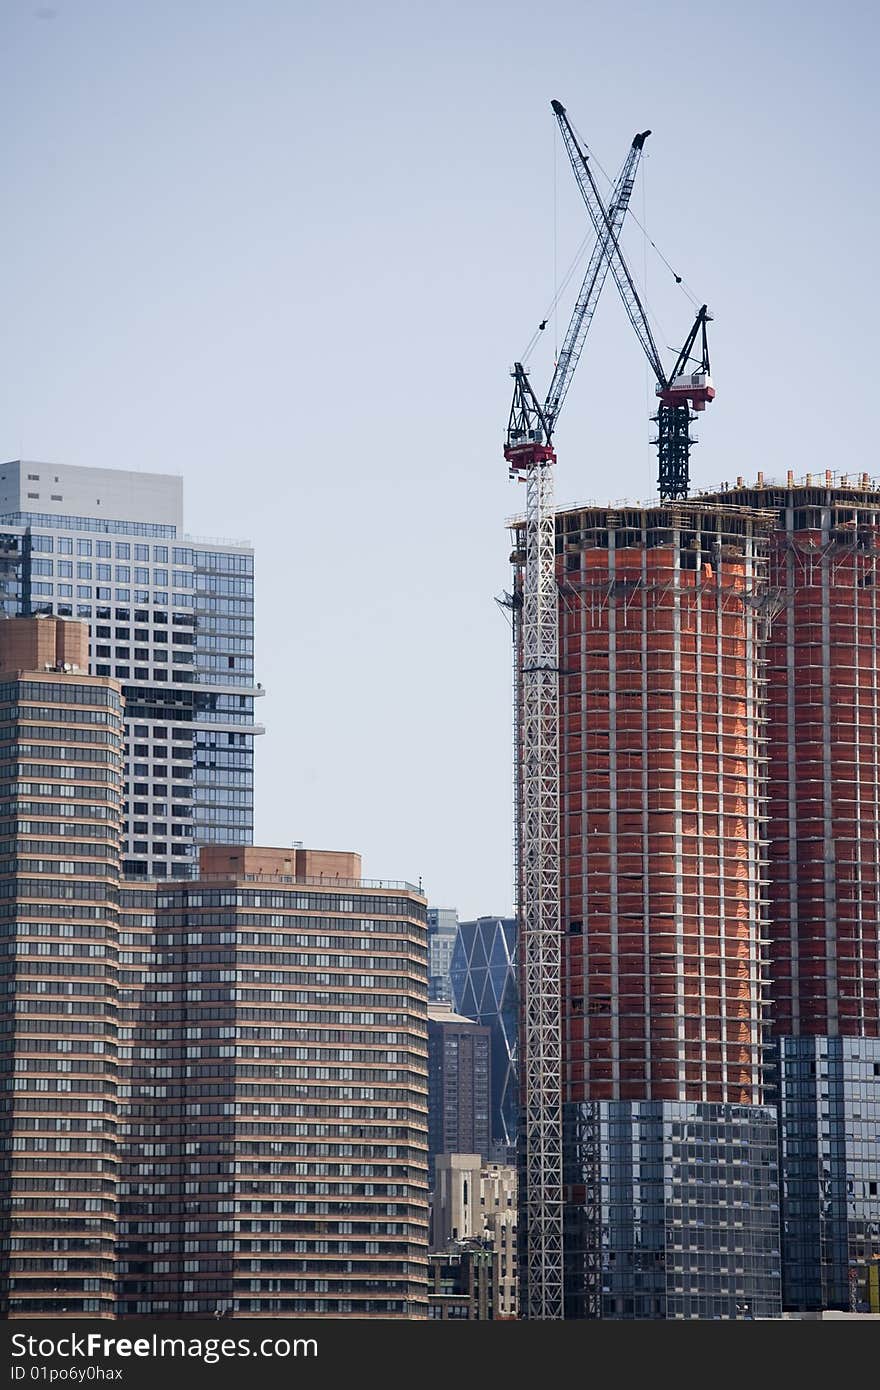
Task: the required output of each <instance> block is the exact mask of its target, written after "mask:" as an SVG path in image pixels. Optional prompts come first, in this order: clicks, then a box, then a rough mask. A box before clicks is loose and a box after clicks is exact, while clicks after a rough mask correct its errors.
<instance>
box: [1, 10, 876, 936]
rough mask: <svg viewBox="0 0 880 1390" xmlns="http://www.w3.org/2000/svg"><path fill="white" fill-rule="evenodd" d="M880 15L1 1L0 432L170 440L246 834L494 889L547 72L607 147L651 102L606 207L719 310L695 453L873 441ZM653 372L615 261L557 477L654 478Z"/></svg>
mask: <svg viewBox="0 0 880 1390" xmlns="http://www.w3.org/2000/svg"><path fill="white" fill-rule="evenodd" d="M878 31H880V10H878V8H877V6H876V5H875V4H872V3H859V2H857V0H856V2H854V0H842V3H838V4H836V5H834V6H830V5H828V4H818V3H814V0H804V2H803V3H788V0H778V2H775V0H768V3H763V4H761V3H754V0H740V3H738V4H735V5H732V4H726V3H725V4H721V3H717V0H704V3H700V4H697V3H683V2H682V0H671V3H668V4H665V5H662V6H661V5H656V4H653V3H645V0H635V2H634V3H630V4H626V5H623V4H620V3H614V4H610V3H605V0H599V3H589V2H588V0H578V2H577V3H564V2H562V0H546V3H544V4H541V5H535V4H533V3H523V0H509V3H504V4H501V3H498V4H480V3H476V4H474V3H471V4H465V3H462V0H447V3H443V4H440V3H435V4H427V3H419V0H408V2H407V3H397V4H395V3H388V0H376V3H373V4H369V5H364V4H355V3H351V2H350V0H339V3H337V4H335V5H328V4H321V3H296V0H288V3H280V2H278V0H274V2H273V0H249V2H248V3H247V4H245V3H242V0H239V3H229V0H211V2H210V3H208V2H207V0H204V2H202V0H177V2H176V3H169V2H168V0H151V2H150V3H149V4H142V3H135V0H112V3H111V2H110V0H76V3H72V2H71V0H45V3H43V4H32V3H19V0H5V3H4V4H3V6H2V10H0V63H2V73H0V76H2V83H0V101H2V108H3V109H2V124H3V130H4V137H5V138H4V142H3V143H4V160H3V166H2V169H3V173H2V178H3V195H4V198H3V202H4V214H3V224H4V235H3V241H4V254H3V258H2V265H0V282H2V304H3V319H4V326H5V332H4V334H3V336H2V341H0V354H2V360H0V382H2V392H3V403H2V411H0V454H2V457H4V458H13V457H19V456H24V457H28V458H35V459H45V460H57V461H59V462H64V463H71V464H85V465H91V466H96V467H114V466H118V467H124V468H135V469H138V468H143V469H158V470H167V471H169V472H179V473H182V474H183V475H184V478H185V489H186V508H187V523H188V529H189V530H191V531H193V532H196V533H198V534H204V535H220V536H224V535H232V536H244V537H249V538H251V539H252V540H253V541H254V542H255V544H256V547H257V615H258V623H257V675H258V678H259V679H260V680H262V682H263V684H264V685H265V686H266V687H267V688H268V690H269V692H270V693H269V695H268V696H267V698H266V699H265V700H264V701H263V702H262V710H261V714H262V717H263V718H264V719H265V721H266V723H267V724H268V733H267V735H266V737H265V738H264V739H262V740H260V741H259V747H258V754H257V787H256V796H257V818H256V834H257V840H258V842H260V843H270V844H285V843H288V842H289V841H290V840H292V839H297V840H302V841H304V842H305V843H306V844H308V845H313V846H317V847H328V848H340V849H349V848H351V849H360V850H361V851H362V852H363V854H364V867H365V872H366V873H367V874H368V875H370V876H376V877H389V878H398V877H400V878H409V879H412V880H416V879H418V877H419V876H420V875H421V877H422V879H423V882H424V885H425V889H426V891H427V892H428V894H429V897H430V899H431V901H432V902H434V903H438V904H444V905H450V906H457V907H458V908H459V911H460V912H461V914H462V915H463V916H472V915H476V914H478V913H490V912H503V911H506V910H508V909H509V907H510V905H511V839H512V828H511V794H510V789H511V730H510V724H511V721H510V643H509V633H508V629H507V627H506V625H505V622H504V620H503V618H502V616H501V614H500V612H499V611H498V609H497V607H496V605H495V603H494V601H493V600H494V595H496V594H498V593H500V592H501V591H502V590H503V589H504V588H505V587H506V586H507V585H508V583H509V573H508V563H507V562H508V554H509V543H508V536H507V533H506V531H505V527H504V522H505V519H506V518H507V517H508V516H509V515H511V514H513V513H514V512H516V511H518V510H519V509H520V507H521V505H522V496H521V492H520V491H518V490H517V487H516V485H515V484H514V483H512V482H509V481H508V477H507V470H506V467H505V465H504V463H503V460H502V456H501V444H502V433H503V427H504V425H505V424H506V418H507V411H508V406H509V394H510V380H509V377H508V375H507V373H508V370H509V367H510V364H511V363H512V361H513V360H514V358H515V357H516V356H518V355H519V354H520V353H521V351H522V349H523V347H524V346H525V343H526V342H527V340H528V338H529V336H530V334H531V331H532V329H533V328H534V326H535V325H536V323H537V321H538V319H540V318H541V317H542V316H543V313H544V311H545V309H546V307H547V305H548V303H549V301H550V299H551V296H552V294H553V288H554V259H555V260H556V263H557V265H558V267H559V270H560V271H561V270H562V269H563V268H564V267H565V266H567V264H568V261H569V259H570V257H571V256H572V254H573V252H574V250H575V248H576V247H577V245H578V243H579V242H580V240H581V237H582V234H583V231H584V230H585V225H586V224H585V212H584V210H583V207H582V205H581V204H580V203H579V200H578V197H577V193H576V190H575V188H574V184H573V179H572V175H571V171H570V169H569V168H568V166H567V164H566V163H565V160H564V156H563V155H562V153H561V151H559V150H558V148H557V142H556V141H555V123H554V121H553V117H552V115H551V112H550V109H549V102H550V99H551V97H558V98H560V99H561V100H562V101H563V102H564V103H565V104H566V106H567V107H568V108H569V111H570V112H571V115H572V117H573V119H574V121H575V124H576V126H577V127H578V129H579V130H580V131H581V132H582V134H583V135H584V137H585V138H586V140H587V141H588V142H589V144H590V146H591V148H592V149H593V151H594V152H595V155H596V156H597V158H598V160H599V161H600V162H601V164H602V165H603V166H604V168H606V169H608V170H609V171H614V170H616V169H617V168H618V166H619V164H620V162H621V161H622V159H623V156H624V153H625V151H626V148H627V146H628V144H629V141H630V139H631V137H632V135H633V133H634V132H635V131H637V130H640V129H644V128H645V127H650V128H651V129H652V131H653V135H652V136H651V139H650V141H649V142H648V154H647V157H646V159H645V161H644V164H643V168H644V179H643V180H642V179H640V180H639V183H638V185H637V188H636V192H635V197H634V201H633V206H634V210H635V211H636V212H637V214H638V216H639V218H640V219H641V220H642V221H643V222H644V223H645V225H646V226H647V227H648V229H649V231H650V234H651V236H652V238H653V239H654V240H655V241H656V242H657V244H658V246H659V247H660V248H661V250H662V251H663V252H664V254H665V255H666V256H667V258H668V259H669V260H670V261H671V262H673V264H674V265H675V266H676V268H677V269H678V270H679V271H680V272H681V273H682V274H683V275H684V276H685V278H686V280H687V281H688V283H689V284H690V285H691V286H692V287H693V289H694V291H695V293H696V294H697V295H698V296H700V297H705V299H706V300H707V301H708V303H709V305H710V308H711V309H712V311H713V312H714V314H715V322H714V324H713V325H712V339H711V345H712V357H713V375H714V377H715V381H716V386H717V390H718V397H717V400H716V401H715V403H714V405H713V406H712V407H711V409H710V410H709V411H708V412H707V414H706V415H705V417H703V419H702V420H701V422H700V430H699V434H700V439H701V443H700V445H699V448H698V449H697V450H696V451H695V455H694V476H695V481H696V482H697V484H706V485H710V484H713V483H716V482H719V481H721V480H723V479H732V478H733V477H734V476H735V475H736V474H737V473H744V474H746V475H751V476H754V474H755V472H756V470H757V469H759V468H760V469H763V470H764V471H765V473H767V474H780V473H782V474H784V471H785V469H786V468H789V467H792V468H794V469H795V470H796V471H797V472H799V473H800V472H805V471H807V470H809V469H814V470H815V469H820V468H825V467H834V468H840V469H841V470H846V469H853V470H855V469H867V470H869V471H871V472H874V471H876V469H875V463H874V457H875V449H876V444H875V437H876V432H877V421H876V418H875V410H874V398H875V376H876V364H875V360H874V358H875V351H876V347H875V338H876V324H877V321H878V303H877V300H878V293H877V281H876V273H875V257H876V247H877V244H878V194H877V182H876V171H875V163H876V156H875V148H876V144H877V135H878V114H877V113H878V102H877V96H876V71H877V65H878ZM554 167H555V170H556V175H555V178H554ZM554 183H555V184H556V188H557V193H556V195H555V196H554ZM554 228H555V231H554ZM554 246H555V248H556V249H555V252H554ZM625 246H626V249H627V251H628V253H629V255H630V258H631V260H632V263H633V267H634V269H635V270H636V271H637V272H638V274H639V276H640V277H642V276H643V275H645V272H646V274H647V296H648V300H649V302H650V304H651V306H652V309H653V310H654V312H655V313H656V315H657V317H658V320H659V322H660V324H661V325H662V332H661V341H662V342H663V344H664V346H666V345H669V346H673V345H677V344H680V342H681V341H682V339H683V338H684V335H685V332H686V330H687V328H688V326H689V323H690V320H691V317H692V315H691V308H690V305H689V303H688V301H687V300H686V299H685V298H684V297H683V296H682V294H681V291H679V290H677V289H676V288H675V286H674V284H673V283H672V281H671V279H670V277H669V275H668V273H667V272H666V271H665V269H664V267H663V265H662V263H661V262H660V261H659V260H658V259H657V258H656V256H654V254H653V253H650V254H647V255H646V251H645V243H644V239H643V238H642V236H641V234H640V233H639V232H638V229H637V228H636V227H632V226H631V227H630V229H629V233H628V235H627V238H626V240H625ZM569 307H570V302H569V301H568V300H566V302H565V305H564V306H563V310H562V311H561V312H560V321H559V334H560V336H561V333H562V331H563V330H564V322H565V318H566V317H567V313H568V309H569ZM545 339H546V341H544V342H542V348H543V350H544V352H543V356H540V355H539V356H536V358H535V361H534V373H533V380H534V382H535V385H536V386H537V387H538V389H539V390H540V389H541V388H542V387H543V386H544V385H545V384H546V380H547V377H548V375H549V368H550V354H551V353H552V347H553V343H552V329H551V330H548V333H547V334H545ZM649 385H650V383H649V381H648V377H647V371H646V367H645V364H644V362H643V360H642V358H641V356H640V350H639V348H638V345H637V343H636V341H635V339H634V337H633V335H632V333H631V330H630V328H629V325H628V323H627V322H626V320H625V318H624V315H623V311H622V308H621V306H620V304H619V302H618V301H617V298H616V292H615V290H614V286H613V284H612V283H611V282H610V281H609V283H608V285H607V287H606V293H605V295H604V297H603V300H602V302H601V303H600V306H599V311H598V313H597V315H596V319H595V322H594V325H593V329H592V332H591V335H590V338H589V340H588V343H587V346H586V349H585V353H584V357H583V359H582V361H581V364H580V369H579V372H578V375H577V378H576V379H575V382H574V385H573V387H572V390H571V393H570V395H569V399H568V401H567V403H566V407H565V413H564V415H563V417H562V419H561V421H560V425H559V429H558V431H557V436H556V442H557V446H558V453H559V468H558V475H557V488H558V495H559V498H560V500H561V501H562V502H566V501H575V500H579V499H584V498H590V497H595V498H600V497H601V498H605V497H612V498H619V497H623V496H631V497H635V498H645V497H648V496H650V495H651V494H652V492H653V489H654V470H655V459H654V453H653V450H652V449H651V447H650V445H649V443H648V440H649V436H650V431H651V426H650V424H649V422H648V419H647V403H648V400H649Z"/></svg>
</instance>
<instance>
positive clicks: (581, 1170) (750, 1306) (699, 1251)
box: [564, 1100, 782, 1319]
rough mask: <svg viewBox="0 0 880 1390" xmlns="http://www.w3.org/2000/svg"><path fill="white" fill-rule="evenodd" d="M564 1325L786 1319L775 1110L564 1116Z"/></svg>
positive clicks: (587, 1106)
mask: <svg viewBox="0 0 880 1390" xmlns="http://www.w3.org/2000/svg"><path fill="white" fill-rule="evenodd" d="M564 1111H565V1115H564V1134H565V1137H566V1149H565V1170H566V1171H565V1183H566V1191H567V1194H568V1197H567V1201H566V1228H565V1240H564V1252H565V1265H566V1272H565V1288H566V1310H565V1316H566V1317H567V1318H584V1317H601V1318H611V1319H621V1318H622V1319H632V1318H653V1319H656V1318H663V1319H666V1318H669V1319H692V1318H701V1319H706V1318H708V1319H713V1318H714V1319H719V1318H722V1319H727V1318H731V1319H732V1318H777V1317H779V1316H780V1313H781V1310H782V1307H781V1301H780V1253H779V1175H778V1168H777V1147H776V1116H775V1112H774V1110H773V1108H772V1107H770V1106H752V1105H725V1104H719V1103H717V1102H699V1101H656V1100H655V1101H586V1102H582V1103H581V1104H578V1105H566V1106H565V1107H564Z"/></svg>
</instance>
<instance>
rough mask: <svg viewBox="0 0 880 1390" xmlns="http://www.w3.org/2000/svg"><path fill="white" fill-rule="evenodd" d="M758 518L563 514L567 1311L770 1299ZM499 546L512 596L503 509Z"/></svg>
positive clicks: (611, 1312) (695, 1312)
mask: <svg viewBox="0 0 880 1390" xmlns="http://www.w3.org/2000/svg"><path fill="white" fill-rule="evenodd" d="M769 520H770V519H769V518H768V516H767V515H766V514H765V513H764V512H762V511H761V510H760V509H757V508H747V507H721V506H718V505H713V506H702V505H700V504H675V505H671V506H664V507H634V506H632V507H631V506H626V507H622V508H620V509H609V508H600V507H593V506H590V507H580V508H575V509H571V510H569V511H565V512H562V513H559V514H558V515H557V518H556V542H557V581H558V587H559V689H560V699H559V706H560V718H559V735H560V736H559V762H560V790H559V798H560V804H559V821H560V860H561V875H560V877H561V885H560V888H561V902H562V932H563V952H562V957H563V978H562V1013H563V1035H562V1055H563V1101H564V1108H565V1116H564V1123H565V1131H566V1178H565V1181H566V1187H565V1213H566V1215H565V1220H566V1227H565V1264H566V1274H565V1282H566V1296H565V1301H566V1316H573V1317H578V1316H606V1317H607V1316H611V1317H619V1316H624V1317H627V1316H635V1317H695V1316H700V1317H735V1316H738V1315H740V1314H739V1313H738V1309H742V1308H743V1307H748V1308H749V1309H750V1310H751V1311H752V1312H754V1313H761V1314H762V1315H772V1313H773V1312H775V1311H776V1310H777V1309H778V1244H777V1237H776V1234H775V1226H776V1213H775V1211H774V1200H775V1190H776V1174H775V1122H774V1116H773V1112H772V1110H771V1109H770V1108H769V1107H767V1106H766V1105H765V1104H764V1095H763V1082H762V1058H761V1041H762V1027H763V1022H764V1012H765V969H766V940H767V895H766V876H765V873H764V871H763V860H764V855H765V848H764V841H765V833H766V832H765V821H766V756H767V754H766V685H765V668H764V661H763V648H764V643H765V637H766V627H767V623H768V620H769V617H770V616H771V613H772V598H771V597H770V596H769V595H768V585H767V565H768V548H769ZM514 544H515V550H514V555H513V562H514V565H515V568H516V581H515V592H519V591H521V585H522V563H523V552H524V532H523V528H522V526H521V525H519V524H516V525H515V527H514ZM649 1131H650V1133H649ZM640 1135H641V1139H640V1138H639V1136H640ZM627 1136H629V1137H628V1138H627ZM646 1136H647V1137H646ZM642 1140H644V1143H643V1142H642ZM645 1144H649V1145H650V1147H651V1162H650V1163H648V1164H642V1165H641V1167H639V1171H638V1173H637V1172H636V1171H635V1167H634V1166H633V1165H636V1167H638V1163H637V1160H638V1158H639V1155H640V1154H641V1155H642V1156H643V1157H644V1153H643V1150H644V1149H645ZM664 1146H665V1147H664ZM654 1149H656V1150H657V1152H656V1153H655V1152H654ZM666 1149H668V1150H669V1152H668V1153H666ZM661 1150H662V1152H661ZM621 1153H622V1154H624V1155H626V1156H627V1161H628V1163H629V1166H630V1169H631V1170H632V1171H631V1172H630V1177H629V1180H628V1182H624V1183H623V1185H622V1186H621V1182H620V1176H619V1172H618V1168H619V1162H620V1155H621ZM612 1155H613V1160H612V1157H611V1156H612ZM633 1155H635V1157H633ZM664 1155H665V1158H664ZM756 1175H757V1176H756ZM722 1186H724V1187H726V1188H727V1191H726V1192H725V1195H724V1197H723V1198H722V1197H721V1196H720V1195H719V1194H720V1189H721V1187H722ZM624 1189H625V1190H624ZM634 1190H636V1191H640V1193H641V1197H640V1199H639V1201H638V1202H637V1203H636V1205H637V1206H640V1207H641V1206H642V1204H643V1210H640V1213H638V1214H636V1215H635V1217H634V1206H633V1192H634ZM735 1226H736V1227H738V1230H737V1234H736V1237H735V1238H734V1235H733V1231H734V1227H735Z"/></svg>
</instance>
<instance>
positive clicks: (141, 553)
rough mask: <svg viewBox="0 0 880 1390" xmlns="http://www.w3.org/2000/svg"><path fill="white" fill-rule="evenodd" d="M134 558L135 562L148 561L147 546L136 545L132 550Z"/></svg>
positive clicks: (148, 550) (148, 548) (148, 552)
mask: <svg viewBox="0 0 880 1390" xmlns="http://www.w3.org/2000/svg"><path fill="white" fill-rule="evenodd" d="M134 558H135V559H136V560H149V558H150V547H149V546H148V545H136V546H135V548H134Z"/></svg>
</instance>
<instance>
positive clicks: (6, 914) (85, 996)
mask: <svg viewBox="0 0 880 1390" xmlns="http://www.w3.org/2000/svg"><path fill="white" fill-rule="evenodd" d="M87 667H88V638H87V633H86V630H85V627H84V625H83V624H81V623H77V622H75V621H65V620H62V619H57V618H11V619H2V618H0V746H2V757H0V824H2V835H0V840H2V849H3V853H2V859H0V937H2V938H3V939H4V951H3V956H2V964H0V1001H2V1002H0V1076H2V1096H3V1100H2V1105H0V1232H2V1252H0V1315H2V1316H3V1317H4V1318H20V1317H39V1316H49V1315H51V1316H52V1317H83V1316H89V1317H112V1316H113V1314H114V1310H115V1299H116V1287H115V1283H116V1230H117V1186H118V1184H117V1173H118V1101H119V1098H118V1085H117V1053H116V1047H117V1039H116V1004H117V935H118V909H117V897H118V889H119V879H120V840H121V832H122V814H123V802H122V737H123V735H122V697H121V691H120V685H119V682H118V681H116V680H113V679H111V678H110V677H107V676H90V675H89V674H88V671H87Z"/></svg>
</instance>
